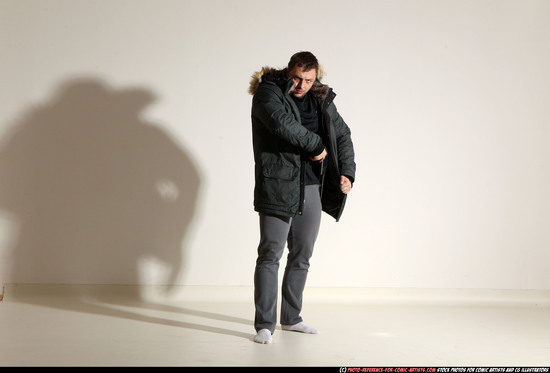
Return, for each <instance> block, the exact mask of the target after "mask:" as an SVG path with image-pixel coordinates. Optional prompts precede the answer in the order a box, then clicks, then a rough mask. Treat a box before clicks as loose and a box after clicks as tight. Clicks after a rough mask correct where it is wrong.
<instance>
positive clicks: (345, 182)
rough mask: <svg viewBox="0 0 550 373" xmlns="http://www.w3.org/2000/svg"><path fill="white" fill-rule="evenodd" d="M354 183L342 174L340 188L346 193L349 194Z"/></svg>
mask: <svg viewBox="0 0 550 373" xmlns="http://www.w3.org/2000/svg"><path fill="white" fill-rule="evenodd" d="M351 187H352V184H351V181H350V180H349V179H348V178H347V177H345V176H344V175H342V176H340V190H341V191H342V193H344V194H348V193H349V192H350V190H351Z"/></svg>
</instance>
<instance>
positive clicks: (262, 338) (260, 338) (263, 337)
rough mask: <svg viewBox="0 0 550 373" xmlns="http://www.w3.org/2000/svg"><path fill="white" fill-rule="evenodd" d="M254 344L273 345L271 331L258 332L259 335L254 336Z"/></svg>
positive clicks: (262, 330)
mask: <svg viewBox="0 0 550 373" xmlns="http://www.w3.org/2000/svg"><path fill="white" fill-rule="evenodd" d="M254 342H257V343H263V344H267V343H271V330H269V329H261V330H259V331H258V334H256V336H254Z"/></svg>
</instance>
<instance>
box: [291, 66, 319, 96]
mask: <svg viewBox="0 0 550 373" xmlns="http://www.w3.org/2000/svg"><path fill="white" fill-rule="evenodd" d="M288 77H289V78H291V79H292V81H293V82H294V87H293V88H292V89H291V90H290V93H292V94H293V95H294V97H297V98H302V97H304V96H305V95H306V93H307V92H308V91H309V90H310V89H311V87H312V86H313V83H315V78H317V71H316V70H315V69H311V70H308V71H304V68H303V67H298V66H295V67H294V68H293V69H292V70H290V71H289V72H288Z"/></svg>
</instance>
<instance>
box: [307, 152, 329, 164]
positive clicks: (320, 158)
mask: <svg viewBox="0 0 550 373" xmlns="http://www.w3.org/2000/svg"><path fill="white" fill-rule="evenodd" d="M326 156H327V149H323V152H322V153H321V154H319V155H315V156H311V157H309V159H311V160H312V161H313V162H323V160H324V159H325V157H326Z"/></svg>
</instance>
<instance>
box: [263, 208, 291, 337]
mask: <svg viewBox="0 0 550 373" xmlns="http://www.w3.org/2000/svg"><path fill="white" fill-rule="evenodd" d="M291 221H292V219H290V218H282V217H277V216H270V215H265V214H260V244H259V245H258V258H257V260H256V268H255V271H254V304H255V307H256V314H255V318H254V327H255V329H256V331H258V330H260V329H269V330H271V333H272V334H273V332H274V331H275V326H276V325H277V294H278V285H279V283H278V272H279V261H280V259H281V256H282V254H283V251H284V249H285V247H286V243H287V239H288V232H289V229H290V222H291Z"/></svg>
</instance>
